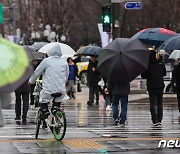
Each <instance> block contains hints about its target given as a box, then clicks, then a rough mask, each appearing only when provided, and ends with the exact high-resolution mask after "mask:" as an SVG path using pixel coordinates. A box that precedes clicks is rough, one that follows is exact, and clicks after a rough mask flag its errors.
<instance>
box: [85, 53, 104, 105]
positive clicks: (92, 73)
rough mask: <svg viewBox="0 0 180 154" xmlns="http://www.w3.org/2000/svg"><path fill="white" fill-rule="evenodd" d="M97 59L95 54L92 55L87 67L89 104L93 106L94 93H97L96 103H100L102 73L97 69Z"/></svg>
mask: <svg viewBox="0 0 180 154" xmlns="http://www.w3.org/2000/svg"><path fill="white" fill-rule="evenodd" d="M97 64H98V62H97V59H96V57H95V56H91V59H90V61H89V65H88V69H87V85H88V87H89V100H88V102H87V105H89V106H92V105H93V103H94V95H96V105H98V104H99V87H98V82H99V81H100V78H101V74H100V72H99V71H98V70H97Z"/></svg>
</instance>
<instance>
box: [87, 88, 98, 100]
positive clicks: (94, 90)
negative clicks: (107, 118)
mask: <svg viewBox="0 0 180 154" xmlns="http://www.w3.org/2000/svg"><path fill="white" fill-rule="evenodd" d="M94 95H96V102H99V89H98V86H92V85H90V86H89V102H90V103H93V102H94Z"/></svg>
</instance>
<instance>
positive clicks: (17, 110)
mask: <svg viewBox="0 0 180 154" xmlns="http://www.w3.org/2000/svg"><path fill="white" fill-rule="evenodd" d="M15 96H16V100H15V114H16V118H19V119H20V117H21V93H19V92H15Z"/></svg>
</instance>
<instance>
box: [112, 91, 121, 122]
mask: <svg viewBox="0 0 180 154" xmlns="http://www.w3.org/2000/svg"><path fill="white" fill-rule="evenodd" d="M119 99H120V97H119V95H116V94H114V95H113V96H112V110H113V119H114V120H115V119H118V120H119V109H118V105H119Z"/></svg>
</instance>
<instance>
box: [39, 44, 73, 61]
mask: <svg viewBox="0 0 180 154" xmlns="http://www.w3.org/2000/svg"><path fill="white" fill-rule="evenodd" d="M57 44H58V45H59V52H60V54H61V55H62V56H61V57H66V58H67V57H73V56H74V55H75V51H74V50H73V49H72V48H71V47H70V46H69V45H67V44H64V43H59V42H52V43H48V44H47V45H45V46H43V47H42V48H41V49H39V52H42V53H47V55H49V54H50V52H51V49H52V48H54V47H55V46H57Z"/></svg>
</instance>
